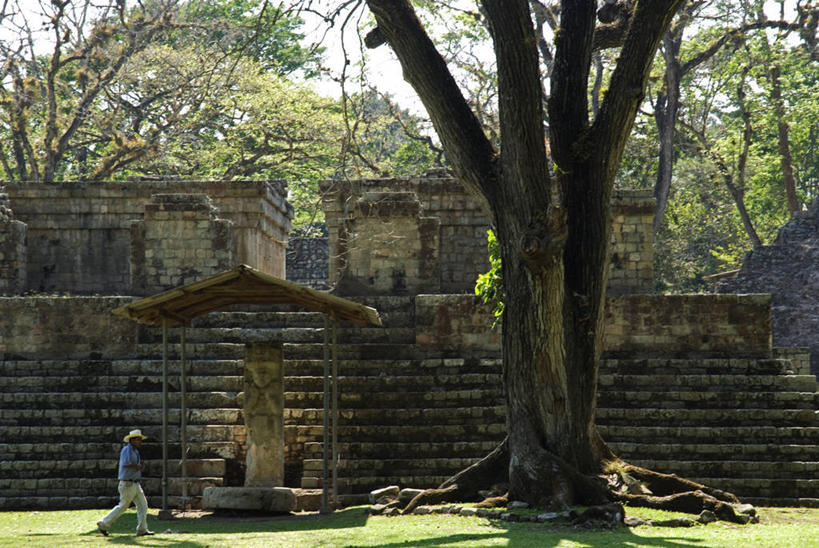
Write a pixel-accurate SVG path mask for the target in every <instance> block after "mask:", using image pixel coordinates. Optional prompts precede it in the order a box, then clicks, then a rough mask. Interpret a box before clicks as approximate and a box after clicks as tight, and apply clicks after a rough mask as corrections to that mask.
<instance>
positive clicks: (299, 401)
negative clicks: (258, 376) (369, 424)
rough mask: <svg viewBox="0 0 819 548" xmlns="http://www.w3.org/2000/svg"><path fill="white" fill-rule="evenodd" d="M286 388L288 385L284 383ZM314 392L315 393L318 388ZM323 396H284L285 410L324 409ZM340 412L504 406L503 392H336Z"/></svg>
mask: <svg viewBox="0 0 819 548" xmlns="http://www.w3.org/2000/svg"><path fill="white" fill-rule="evenodd" d="M285 388H287V383H285ZM314 388H316V389H318V388H319V386H315V387H314ZM323 397H324V395H323V392H321V391H319V390H314V391H311V392H295V391H294V392H285V394H284V402H285V407H290V408H298V409H304V408H319V407H321V408H323V406H324V404H323ZM338 399H339V408H340V409H358V408H363V409H389V408H392V407H401V408H406V409H412V408H423V409H431V408H439V407H464V406H467V405H472V404H474V405H477V406H485V405H489V406H495V405H501V404H502V403H503V402H504V392H503V388H502V387H500V386H498V387H497V388H472V389H468V390H458V389H456V387H454V386H453V388H452V389H450V390H440V389H437V390H434V391H433V390H430V389H424V387H421V390H420V391H406V392H398V391H394V392H371V393H366V392H344V391H343V390H342V391H340V392H339V395H338Z"/></svg>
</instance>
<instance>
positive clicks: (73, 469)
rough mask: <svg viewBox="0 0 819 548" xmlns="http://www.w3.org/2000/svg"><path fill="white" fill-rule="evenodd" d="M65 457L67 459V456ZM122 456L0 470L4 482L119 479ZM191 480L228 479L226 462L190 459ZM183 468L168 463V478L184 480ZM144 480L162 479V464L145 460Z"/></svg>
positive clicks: (7, 466) (24, 462)
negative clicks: (205, 478)
mask: <svg viewBox="0 0 819 548" xmlns="http://www.w3.org/2000/svg"><path fill="white" fill-rule="evenodd" d="M63 456H65V455H63ZM117 457H118V452H114V453H111V455H109V457H108V458H107V459H81V458H77V459H71V460H17V461H14V462H5V463H3V465H2V466H0V478H19V479H32V478H33V479H45V478H54V477H84V478H89V479H90V478H112V477H113V478H116V476H117V466H118V462H117ZM185 470H186V474H187V477H189V478H197V477H224V476H225V473H226V464H225V460H224V459H188V460H187V462H186V464H185ZM181 474H182V464H181V462H180V460H179V459H173V460H170V459H169V460H168V476H169V477H171V476H177V477H181ZM142 475H143V477H148V478H149V477H161V476H162V461H161V460H145V461H144V467H143V470H142Z"/></svg>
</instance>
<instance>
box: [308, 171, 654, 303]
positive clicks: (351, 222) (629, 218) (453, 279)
mask: <svg viewBox="0 0 819 548" xmlns="http://www.w3.org/2000/svg"><path fill="white" fill-rule="evenodd" d="M322 193H323V196H324V202H323V208H324V212H325V217H326V223H327V229H328V232H329V250H330V251H329V253H330V257H329V283H330V285H331V286H332V285H336V284H339V285H340V287H339V291H340V292H341V293H343V294H348V295H355V294H362V295H363V294H373V293H374V294H409V295H412V294H419V293H441V294H453V293H472V292H473V291H474V287H475V280H476V278H477V276H478V275H479V274H482V273H484V272H486V271H487V270H488V269H489V261H488V258H487V251H486V246H487V236H486V233H487V230H488V229H489V226H490V220H489V217H488V216H487V215H486V214H485V213H484V212H483V210H482V209H481V207H480V204H479V202H478V201H477V200H476V199H475V198H474V197H473V196H471V195H470V194H469V193H468V192H467V191H466V190H465V189H464V188H463V186H462V185H460V184H459V183H458V182H457V181H456V180H455V179H453V178H452V177H448V176H445V177H438V176H435V175H434V176H430V177H418V178H411V179H366V180H356V181H332V182H326V183H324V184H323V185H322ZM612 206H613V219H612V236H611V238H612V240H611V250H610V253H611V257H612V261H611V267H610V273H609V289H608V292H609V294H611V295H625V294H635V293H643V294H647V293H653V291H654V279H653V273H654V268H653V262H654V251H653V242H654V240H653V233H652V220H653V215H654V200H653V198H652V197H651V193H650V192H647V191H620V192H618V193H616V194H615V196H614V198H613V203H612Z"/></svg>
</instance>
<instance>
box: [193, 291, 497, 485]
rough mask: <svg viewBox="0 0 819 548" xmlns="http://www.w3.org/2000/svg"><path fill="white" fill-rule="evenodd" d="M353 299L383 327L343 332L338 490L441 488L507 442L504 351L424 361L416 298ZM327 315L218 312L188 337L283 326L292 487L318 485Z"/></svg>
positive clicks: (246, 335)
mask: <svg viewBox="0 0 819 548" xmlns="http://www.w3.org/2000/svg"><path fill="white" fill-rule="evenodd" d="M356 300H357V301H359V302H362V303H363V304H366V305H368V306H373V307H374V308H376V309H377V310H378V311H379V314H380V315H381V318H382V321H383V323H384V327H382V328H360V327H352V326H349V325H346V324H345V325H343V326H341V328H340V329H339V330H338V347H337V353H338V360H339V363H338V371H339V383H338V388H339V432H338V441H339V463H338V477H339V483H338V485H339V492H340V493H341V494H343V495H351V494H354V493H366V492H368V491H369V490H371V489H374V488H377V487H382V486H383V485H385V484H392V483H401V484H403V485H413V486H421V487H433V486H437V485H438V484H439V483H440V482H441V481H443V480H444V479H446V478H447V477H449V476H451V475H452V474H454V473H456V472H457V471H459V470H460V469H462V468H463V467H464V466H466V465H468V464H471V463H472V462H474V461H475V460H477V459H478V458H480V457H482V456H484V455H485V454H486V453H487V452H488V451H490V450H491V449H492V448H494V447H495V445H496V444H497V442H498V441H500V440H501V439H502V438H503V435H504V430H505V429H504V420H505V419H504V404H503V390H502V388H501V379H500V362H499V360H498V357H497V355H493V356H491V357H488V358H482V357H479V356H469V357H466V358H457V359H449V358H447V359H445V358H439V357H424V353H423V352H422V351H421V350H420V349H419V347H417V346H416V345H415V328H414V317H413V313H412V311H413V305H412V299H411V298H408V297H364V298H357V299H356ZM323 321H324V320H323V317H322V316H321V315H319V314H311V313H292V312H291V313H287V314H285V313H255V314H254V313H241V312H238V313H221V314H212V315H210V316H208V317H206V318H202V319H200V320H199V321H197V323H196V326H197V328H198V329H199V330H200V331H198V334H192V333H189V334H188V340H189V341H198V340H200V337H210V336H213V337H216V336H217V335H218V337H219V340H222V341H227V340H232V339H231V338H230V337H231V336H234V335H235V336H236V339H235V340H243V341H246V340H252V339H253V338H259V337H261V338H264V340H271V339H270V336H271V335H274V334H276V333H277V330H281V332H280V333H279V336H280V337H282V338H280V339H275V340H282V341H284V359H285V364H284V369H285V441H286V466H285V478H286V481H285V482H286V483H287V484H288V486H293V487H298V486H300V487H304V488H316V487H321V473H322V460H321V456H322V443H321V442H322V424H323V395H322V394H323V392H322V391H323V371H324V359H323V356H324V347H323V344H322V342H321V341H322V340H323V332H322V327H323ZM239 324H241V325H242V328H241V329H236V328H235V326H236V325H239ZM285 328H286V331H285ZM207 330H211V334H208V331H207ZM351 500H352V499H351Z"/></svg>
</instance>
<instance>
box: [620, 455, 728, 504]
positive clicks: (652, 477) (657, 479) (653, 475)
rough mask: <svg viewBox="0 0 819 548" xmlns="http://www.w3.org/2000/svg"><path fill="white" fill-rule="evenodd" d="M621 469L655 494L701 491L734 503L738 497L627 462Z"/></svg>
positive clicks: (664, 494)
mask: <svg viewBox="0 0 819 548" xmlns="http://www.w3.org/2000/svg"><path fill="white" fill-rule="evenodd" d="M622 465H623V466H622V470H623V471H624V472H625V473H626V474H628V475H629V476H631V477H633V478H635V479H637V480H639V481H641V482H644V483H645V484H646V485H647V486H648V488H649V489H650V490H651V494H653V495H656V496H660V497H662V496H668V495H674V494H678V493H685V492H688V491H702V492H703V493H705V494H707V495H710V496H712V497H714V498H715V499H717V500H721V501H724V502H730V503H733V504H736V503H738V502H739V499H738V498H737V497H736V496H735V495H734V494H733V493H728V492H727V491H722V490H720V489H714V488H712V487H708V486H706V485H703V484H701V483H697V482H695V481H691V480H687V479H685V478H681V477H679V476H676V475H674V474H662V473H660V472H655V471H653V470H648V469H646V468H640V467H639V466H634V465H632V464H628V463H622Z"/></svg>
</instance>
